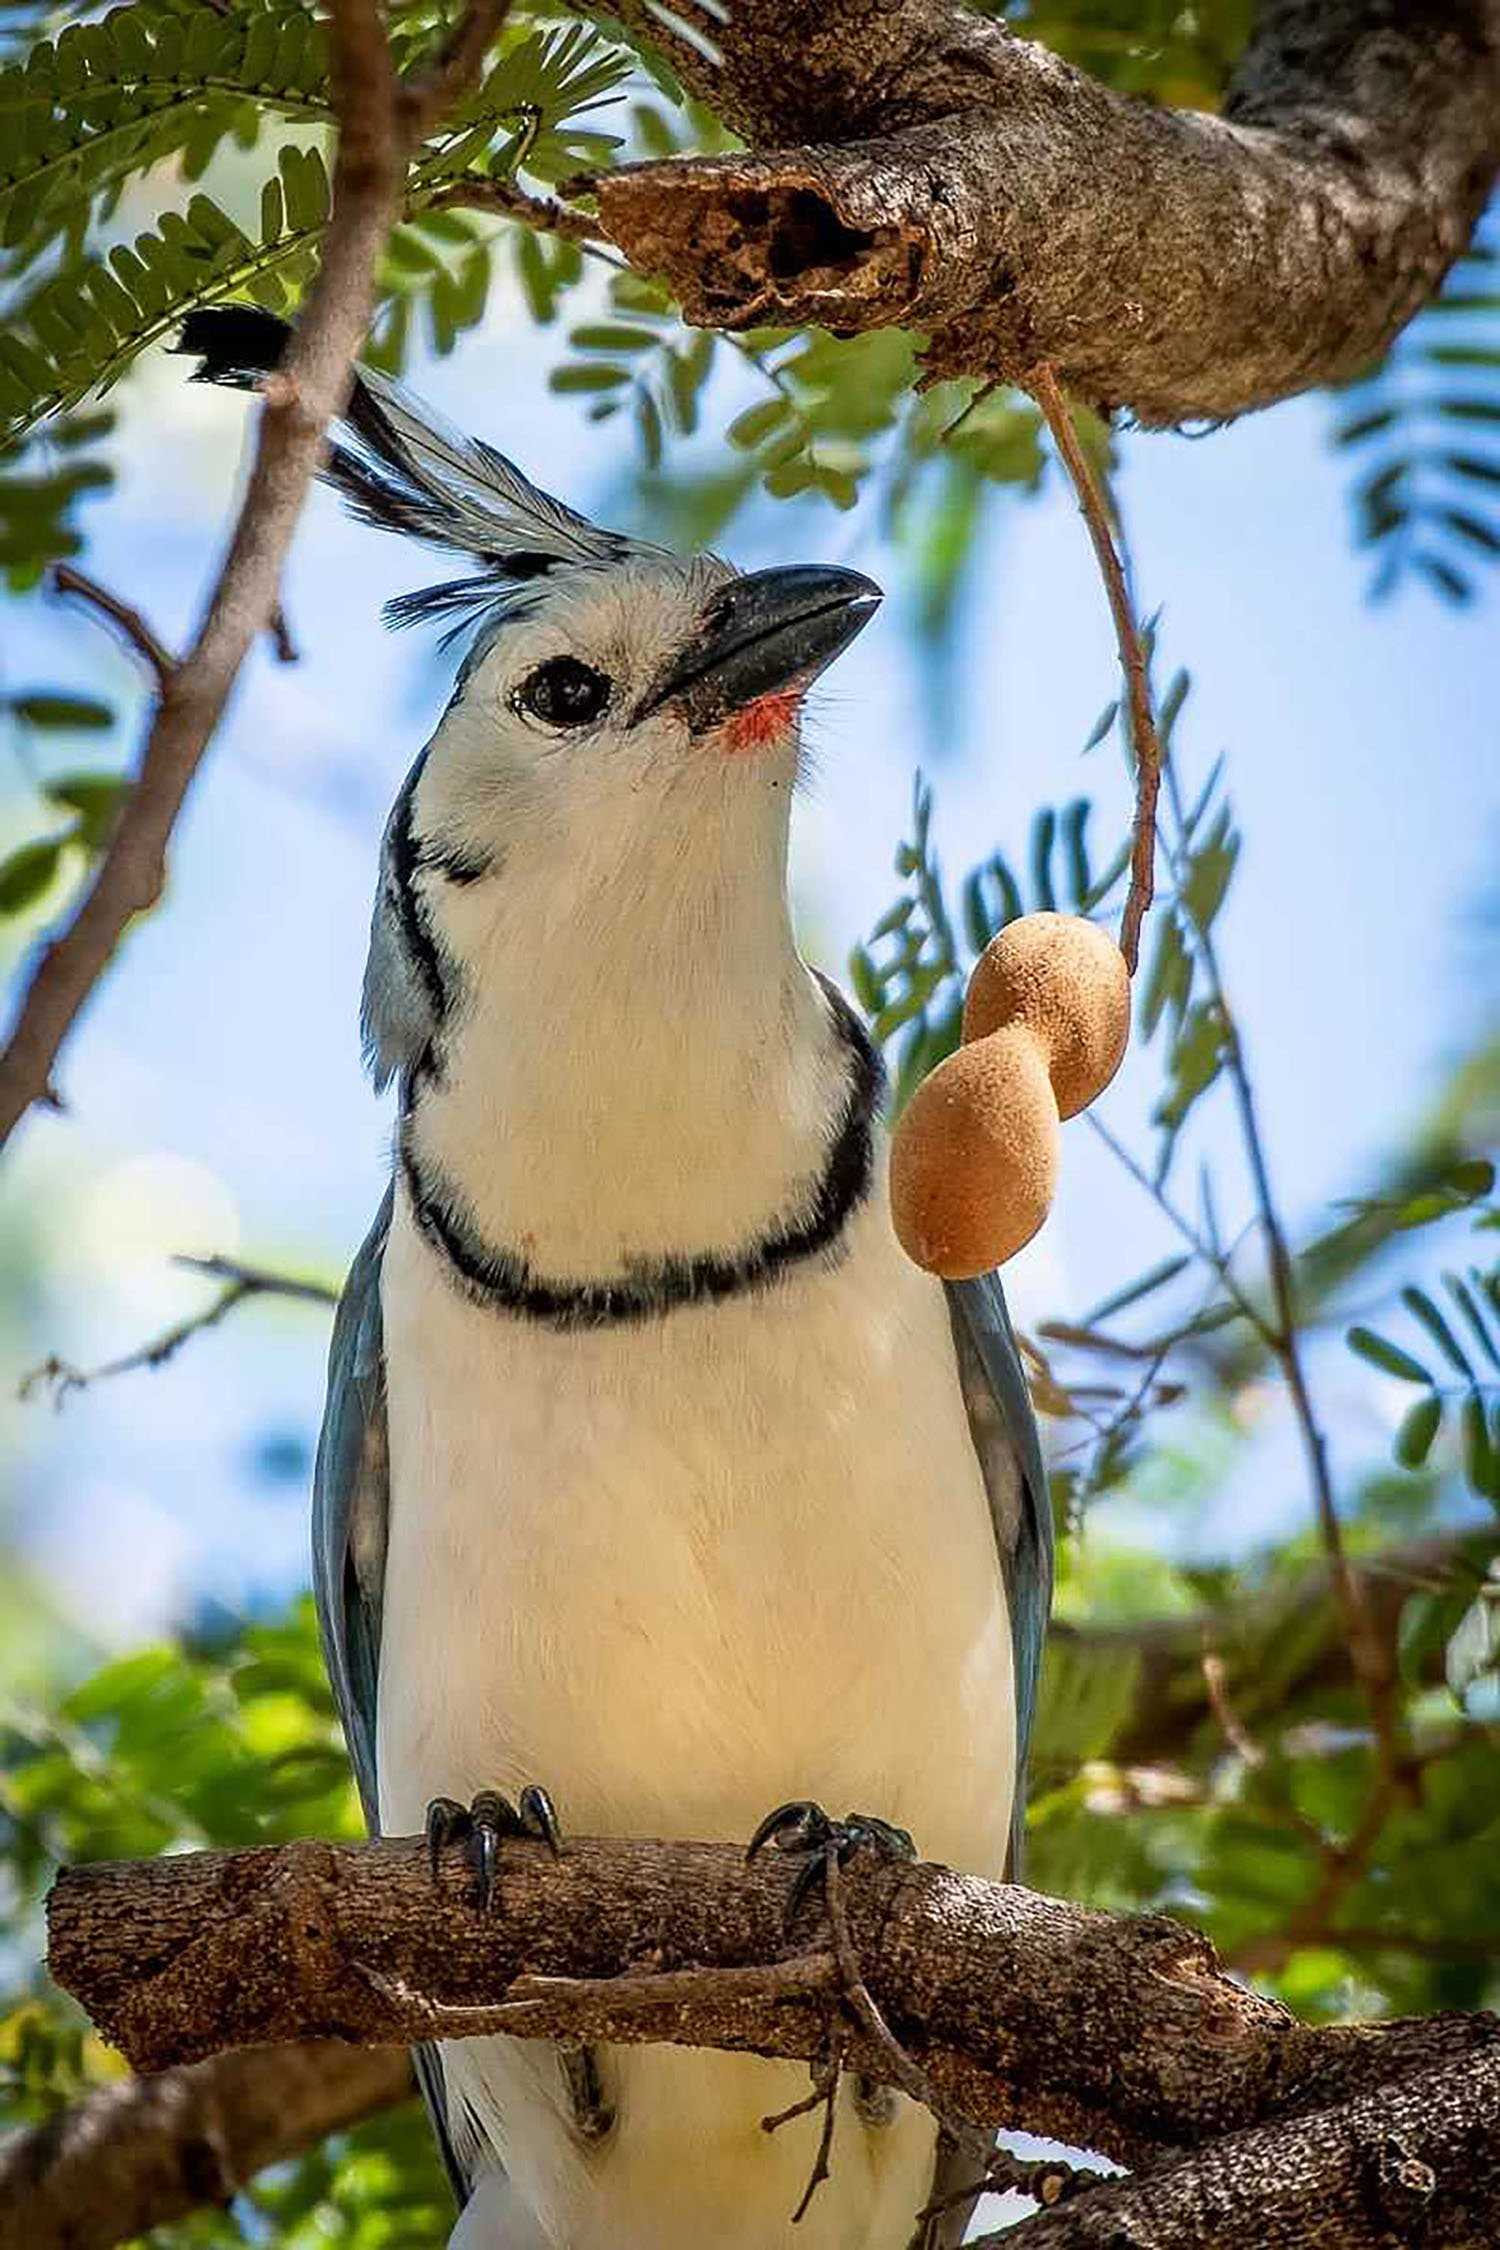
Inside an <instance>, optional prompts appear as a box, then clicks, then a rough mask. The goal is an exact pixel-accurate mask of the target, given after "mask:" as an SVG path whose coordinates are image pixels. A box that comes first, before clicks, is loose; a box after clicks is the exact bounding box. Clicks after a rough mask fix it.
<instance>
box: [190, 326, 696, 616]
mask: <svg viewBox="0 0 1500 2250" xmlns="http://www.w3.org/2000/svg"><path fill="white" fill-rule="evenodd" d="M291 333H292V332H291V329H290V328H289V327H288V326H287V324H286V322H285V321H283V320H278V319H277V318H276V316H275V315H274V314H273V313H266V312H260V311H258V310H257V309H256V308H254V307H253V306H249V305H228V306H219V307H215V308H213V309H209V310H204V311H200V312H194V313H190V314H189V315H188V317H187V319H186V320H185V321H184V323H183V326H182V333H181V336H180V338H179V340H178V343H177V346H176V348H177V350H179V351H182V352H189V353H193V354H195V355H196V356H197V357H198V360H199V365H198V367H197V369H196V370H195V371H194V374H193V381H194V382H195V383H220V384H224V385H226V386H228V387H230V388H233V389H238V390H258V389H259V388H260V386H261V384H262V383H263V382H264V381H265V378H266V377H267V376H268V375H270V374H272V373H273V372H274V371H275V369H276V368H277V367H278V366H279V365H280V363H281V358H282V354H283V352H284V351H285V348H286V345H287V342H288V340H289V338H290V336H291ZM339 428H340V430H341V432H342V439H341V442H338V443H336V444H334V445H333V446H331V447H330V449H329V454H328V459H327V461H326V462H325V463H324V466H323V470H322V476H323V479H324V481H325V482H326V483H328V484H331V485H332V486H334V488H335V489H336V490H337V491H338V492H340V493H341V494H342V495H343V497H344V499H345V500H346V501H347V502H348V504H349V507H350V509H351V511H352V512H353V514H355V515H356V516H358V517H359V518H360V520H361V521H362V522H364V523H371V524H375V525H377V526H378V527H379V528H380V529H381V530H383V531H398V532H402V533H404V534H405V535H406V536H407V537H408V538H412V539H421V540H425V541H426V542H427V544H428V545H430V546H435V547H443V548H446V549H448V550H449V551H450V552H457V553H459V554H465V555H470V556H472V557H474V559H475V560H476V561H478V562H479V563H481V564H482V565H483V569H482V570H481V571H480V572H479V573H477V574H475V575H473V576H471V577H467V578H455V579H448V580H447V581H445V582H444V583H443V584H441V585H437V586H424V587H419V588H417V589H416V591H415V592H413V593H410V594H402V595H400V596H398V597H397V599H396V600H395V601H392V602H388V603H387V604H386V612H385V613H386V617H387V619H388V620H389V622H390V623H392V624H393V625H411V624H416V623H419V622H422V621H425V620H427V619H430V618H438V617H446V618H454V619H456V620H457V626H458V628H461V627H462V626H463V625H464V624H465V623H466V622H468V621H469V620H470V619H471V618H473V617H475V616H477V615H479V614H484V613H493V612H494V611H495V610H497V609H500V610H503V609H504V608H505V607H506V606H507V605H508V604H509V602H510V600H511V599H512V598H513V597H514V596H515V594H516V593H517V591H518V590H519V589H520V588H521V587H522V586H524V585H527V584H529V583H531V582H532V581H534V580H536V579H538V578H543V577H545V576H546V575H547V574H548V573H549V572H550V571H552V570H554V569H597V568H599V567H600V566H601V565H607V564H611V563H618V562H621V561H623V560H624V559H625V558H626V557H627V556H629V555H632V554H660V553H662V552H663V551H664V550H663V549H661V548H659V547H653V546H651V545H649V544H648V543H647V542H645V541H643V540H632V539H627V538H625V537H624V536H623V535H622V534H621V533H619V532H617V531H607V530H605V529H604V528H603V527H602V526H600V525H598V524H594V523H590V522H589V520H588V518H587V517H586V516H581V515H579V514H578V512H577V510H576V509H573V508H569V507H566V506H565V505H564V503H563V502H562V501H561V500H554V499H553V498H552V497H551V495H550V494H549V493H546V492H543V491H541V490H540V489H539V488H538V487H537V486H536V485H534V484H533V483H532V482H531V480H530V478H529V477H526V476H524V475H523V474H522V472H521V471H520V470H519V469H518V468H517V467H516V465H515V463H514V462H513V461H508V460H507V459H506V457H505V455H504V454H503V453H497V452H496V451H495V449H494V447H493V446H490V445H486V444H485V443H484V441H483V440H482V439H481V438H470V437H463V436H461V435H460V434H459V433H458V432H456V431H453V430H450V429H448V428H447V427H446V426H445V425H444V424H443V423H442V422H441V421H440V420H439V419H438V418H437V417H436V416H434V415H432V414H431V413H430V412H429V411H428V410H427V409H426V408H424V407H420V406H418V404H417V403H416V401H415V400H413V399H411V398H409V397H408V396H407V395H406V394H405V392H403V391H402V390H401V388H400V387H399V385H397V384H395V383H392V382H390V381H389V380H388V379H387V378H386V377H385V376H383V375H377V374H374V373H373V372H370V371H368V370H361V371H360V372H358V373H357V374H356V375H355V377H354V380H353V385H352V387H351V389H350V393H349V399H348V403H347V405H346V406H345V408H344V411H343V414H342V415H341V417H340V420H339Z"/></svg>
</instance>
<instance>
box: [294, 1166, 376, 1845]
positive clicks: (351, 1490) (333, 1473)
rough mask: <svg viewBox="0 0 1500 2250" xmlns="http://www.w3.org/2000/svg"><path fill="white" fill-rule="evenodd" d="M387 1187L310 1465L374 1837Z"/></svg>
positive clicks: (335, 1639) (336, 1661) (320, 1546)
mask: <svg viewBox="0 0 1500 2250" xmlns="http://www.w3.org/2000/svg"><path fill="white" fill-rule="evenodd" d="M391 1195H392V1191H391V1190H390V1189H389V1188H387V1190H386V1193H385V1199H384V1201H383V1202H382V1204H381V1206H380V1210H379V1213H378V1214H377V1216H376V1220H375V1224H374V1226H373V1227H371V1229H370V1231H369V1233H368V1234H367V1235H366V1236H365V1239H364V1242H363V1243H362V1245H361V1247H360V1251H359V1255H358V1257H357V1258H356V1259H355V1261H354V1264H353V1265H352V1267H351V1268H350V1270H349V1279H348V1280H347V1282H346V1283H345V1284H344V1294H343V1296H342V1297H341V1298H340V1299H339V1309H338V1312H337V1314H336V1316H335V1318H334V1323H333V1342H332V1343H331V1345H330V1346H329V1350H328V1396H327V1400H326V1402H325V1404H324V1408H323V1428H322V1432H321V1434H320V1436H319V1438H318V1459H317V1466H316V1468H315V1469H314V1471H313V1520H312V1530H313V1557H312V1566H313V1597H314V1599H315V1601H316V1602H317V1605H318V1628H319V1631H320V1632H321V1634H322V1637H323V1660H324V1662H325V1664H326V1665H327V1667H328V1677H329V1681H330V1683H331V1684H332V1687H333V1695H334V1701H335V1702H336V1703H337V1705H338V1711H339V1718H340V1719H341V1721H342V1722H343V1728H344V1738H345V1740H346V1741H347V1743H348V1745H349V1757H350V1760H351V1762H352V1764H353V1767H354V1778H355V1780H356V1782H357V1783H358V1785H359V1796H360V1802H361V1804H362V1805H363V1806H364V1810H365V1820H366V1822H367V1824H368V1826H369V1828H370V1831H371V1833H372V1835H373V1834H375V1833H376V1832H377V1831H378V1829H379V1826H380V1812H379V1793H378V1789H377V1785H376V1773H375V1693H376V1683H377V1681H378V1679H379V1675H380V1614H381V1606H382V1598H383V1594H384V1588H385V1545H386V1524H387V1518H388V1514H389V1509H390V1457H389V1450H388V1447H387V1444H386V1418H385V1344H384V1337H383V1333H382V1327H381V1316H380V1263H381V1259H382V1258H383V1257H384V1255H385V1244H386V1236H387V1234H388V1233H389V1231H390V1224H391Z"/></svg>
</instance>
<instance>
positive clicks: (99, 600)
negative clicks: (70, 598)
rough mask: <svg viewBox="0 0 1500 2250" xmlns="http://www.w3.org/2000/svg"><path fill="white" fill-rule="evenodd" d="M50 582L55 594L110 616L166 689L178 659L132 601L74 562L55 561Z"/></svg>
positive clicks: (117, 628)
mask: <svg viewBox="0 0 1500 2250" xmlns="http://www.w3.org/2000/svg"><path fill="white" fill-rule="evenodd" d="M48 583H49V584H50V585H51V587H52V589H53V591H54V592H55V593H59V594H73V595H76V597H77V598H78V600H79V601H81V602H86V603H87V604H88V606H89V608H90V609H92V610H97V612H98V614H99V615H100V616H101V617H103V618H105V619H107V621H108V622H109V623H110V624H111V625H113V626H114V627H115V629H116V631H117V632H118V633H120V634H121V635H122V637H123V638H124V639H125V640H126V641H127V642H128V643H129V645H130V646H131V647H132V648H133V649H134V650H135V652H136V655H137V656H139V657H141V658H142V659H143V660H144V662H145V664H146V665H147V667H148V669H149V670H150V672H151V674H152V676H153V677H154V679H155V681H156V685H157V688H158V690H163V691H164V690H165V688H166V686H167V683H168V681H169V680H170V679H171V677H172V674H173V673H174V672H175V671H176V669H177V659H176V657H175V656H174V655H173V654H172V651H171V650H170V649H169V648H168V647H167V644H166V642H165V641H164V640H162V639H161V638H160V636H159V635H158V634H157V633H156V632H155V630H154V629H153V627H152V626H150V625H149V624H148V623H147V621H146V619H145V618H144V617H143V616H142V615H141V613H140V611H139V610H138V609H132V608H131V606H130V604H129V602H126V601H122V600H121V599H120V596H119V595H118V594H112V593H111V592H110V590H109V588H108V587H107V586H101V585H100V583H99V581H98V579H97V578H90V577H89V575H88V573H87V572H86V571H82V570H77V569H75V568H74V566H73V564H72V563H65V562H60V563H55V564H54V565H53V567H52V569H51V570H50V572H49V573H48Z"/></svg>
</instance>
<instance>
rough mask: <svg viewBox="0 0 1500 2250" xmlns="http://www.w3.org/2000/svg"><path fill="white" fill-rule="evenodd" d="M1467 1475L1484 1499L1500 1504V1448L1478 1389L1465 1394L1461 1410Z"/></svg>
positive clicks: (1460, 1431) (1461, 1433)
mask: <svg viewBox="0 0 1500 2250" xmlns="http://www.w3.org/2000/svg"><path fill="white" fill-rule="evenodd" d="M1459 1435H1460V1439H1461V1442H1462V1447H1463V1461H1464V1474H1465V1476H1466V1477H1467V1478H1468V1480H1469V1482H1470V1484H1471V1485H1472V1486H1473V1488H1474V1490H1475V1491H1476V1492H1477V1493H1478V1494H1479V1496H1480V1498H1481V1499H1482V1500H1492V1501H1495V1502H1496V1503H1500V1449H1497V1447H1496V1445H1495V1442H1494V1440H1493V1439H1492V1437H1491V1436H1490V1429H1489V1423H1488V1421H1487V1419H1486V1416H1485V1408H1484V1399H1483V1396H1482V1394H1481V1393H1480V1392H1479V1390H1478V1389H1477V1388H1476V1389H1474V1390H1471V1391H1469V1392H1467V1393H1466V1395H1465V1397H1464V1402H1463V1406H1462V1407H1461V1409H1460V1412H1459Z"/></svg>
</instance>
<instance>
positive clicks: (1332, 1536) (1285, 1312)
mask: <svg viewBox="0 0 1500 2250" xmlns="http://www.w3.org/2000/svg"><path fill="white" fill-rule="evenodd" d="M1166 783H1167V797H1168V802H1169V804H1170V806H1171V809H1172V818H1173V823H1174V827H1175V830H1176V834H1175V837H1174V842H1173V853H1174V861H1175V858H1176V856H1177V854H1178V853H1179V852H1180V850H1181V849H1182V846H1183V843H1184V841H1185V838H1186V817H1185V811H1184V807H1183V803H1182V793H1181V790H1180V788H1179V786H1178V781H1177V775H1176V773H1175V771H1174V770H1173V769H1172V767H1171V765H1170V762H1169V764H1168V767H1167V773H1166ZM1191 926H1192V933H1193V939H1194V942H1195V944H1196V946H1197V950H1198V955H1199V958H1200V960H1201V961H1202V964H1203V969H1204V974H1205V976H1206V978H1207V981H1208V986H1209V992H1210V996H1211V999H1212V1003H1213V1006H1214V1009H1215V1012H1216V1014H1217V1016H1218V1021H1219V1029H1220V1036H1221V1038H1222V1040H1223V1051H1224V1067H1225V1070H1226V1072H1227V1074H1228V1077H1229V1083H1230V1088H1231V1091H1232V1094H1233V1097H1234V1104H1235V1108H1236V1111H1237V1113H1238V1116H1239V1122H1240V1136H1241V1139H1242V1141H1243V1143H1244V1149H1245V1159H1246V1162H1247V1164H1248V1166H1249V1170H1250V1181H1251V1188H1252V1191H1253V1195H1254V1200H1255V1209H1256V1215H1257V1218H1258V1220H1259V1223H1260V1231H1261V1235H1262V1237H1263V1239H1264V1242H1265V1246H1266V1270H1267V1276H1268V1279H1269V1284H1270V1294H1271V1319H1270V1321H1269V1323H1267V1324H1266V1326H1265V1328H1264V1329H1263V1331H1262V1334H1263V1340H1264V1342H1265V1344H1266V1347H1267V1349H1268V1351H1269V1352H1270V1354H1271V1356H1272V1358H1273V1359H1274V1360H1275V1362H1276V1365H1277V1367H1278V1368H1279V1369H1280V1372H1281V1377H1282V1380H1283V1382H1284V1383H1285V1384H1286V1388H1287V1395H1288V1397H1289V1398H1290V1400H1291V1402H1292V1412H1293V1415H1294V1417H1295V1419H1296V1423H1297V1428H1298V1432H1299V1434H1300V1437H1301V1441H1302V1451H1303V1455H1304V1458H1305V1460H1306V1462H1307V1471H1308V1479H1309V1483H1310V1485H1311V1488H1312V1495H1313V1506H1314V1510H1315V1513H1316V1515H1317V1521H1318V1531H1319V1535H1320V1537H1321V1539H1322V1542H1323V1548H1324V1551H1325V1553H1326V1554H1327V1556H1328V1564H1329V1573H1330V1576H1331V1578H1332V1581H1333V1591H1334V1598H1335V1600H1336V1602H1337V1603H1338V1607H1339V1612H1340V1614H1341V1616H1342V1618H1343V1621H1344V1629H1345V1631H1346V1633H1347V1634H1348V1637H1349V1653H1350V1657H1351V1660H1352V1662H1353V1666H1354V1671H1355V1676H1356V1678H1357V1679H1358V1680H1359V1683H1360V1686H1361V1688H1362V1689H1363V1691H1364V1695H1365V1700H1366V1703H1367V1704H1368V1706H1369V1711H1370V1718H1371V1723H1372V1725H1373V1727H1374V1730H1375V1739H1376V1748H1377V1753H1378V1765H1379V1776H1378V1781H1377V1789H1376V1800H1377V1801H1376V1802H1375V1803H1373V1804H1372V1806H1371V1807H1370V1808H1368V1811H1367V1819H1366V1822H1364V1823H1362V1824H1361V1831H1360V1834H1361V1838H1362V1849H1363V1850H1364V1851H1366V1852H1367V1851H1368V1849H1369V1846H1370V1844H1372V1843H1373V1842H1374V1839H1375V1836H1376V1835H1378V1833H1379V1829H1380V1827H1381V1825H1383V1822H1384V1818H1385V1813H1386V1811H1387V1810H1388V1809H1389V1804H1388V1802H1382V1801H1381V1800H1388V1799H1389V1797H1390V1796H1391V1795H1392V1794H1393V1792H1394V1790H1395V1788H1396V1787H1397V1786H1399V1784H1400V1780H1401V1775H1402V1760H1401V1752H1400V1745H1399V1742H1398V1719H1397V1713H1396V1702H1395V1679H1394V1676H1393V1668H1392V1666H1391V1663H1390V1661H1389V1658H1388V1656H1387V1654H1386V1651H1385V1650H1384V1649H1383V1647H1382V1646H1381V1642H1380V1637H1379V1635H1378V1633H1377V1632H1376V1630H1375V1626H1374V1621H1373V1619H1372V1617H1371V1615H1370V1608H1369V1604H1368V1602H1367V1601H1366V1599H1365V1592H1364V1587H1363V1585H1362V1584H1361V1582H1360V1580H1359V1578H1358V1577H1357V1576H1356V1574H1355V1572H1354V1571H1353V1569H1352V1568H1351V1567H1350V1563H1349V1557H1348V1552H1347V1550H1346V1548H1345V1545H1344V1533H1343V1527H1342V1525H1341V1524H1340V1522H1339V1512H1338V1503H1337V1500H1336V1498H1335V1496H1334V1490H1333V1478H1332V1475H1331V1473H1330V1471H1329V1466H1328V1445H1327V1440H1326V1438H1325V1437H1324V1434H1323V1429H1322V1425H1321V1424H1320V1422H1319V1421H1318V1417H1317V1412H1316V1409H1315V1408H1314V1405H1313V1400H1312V1393H1311V1391H1310V1389H1309V1388H1308V1382H1307V1370H1306V1367H1305V1365H1304V1363H1303V1357H1302V1343H1301V1334H1300V1330H1299V1325H1298V1316H1297V1302H1296V1280H1295V1276H1294V1272H1293V1267H1292V1254H1291V1249H1290V1247H1289V1245H1288V1242H1287V1235H1286V1229H1285V1227H1284V1226H1283V1225H1282V1221H1281V1214H1280V1211H1279V1210H1278V1208H1277V1204H1276V1198H1275V1195H1274V1194H1273V1192H1272V1188H1271V1174H1270V1166H1269V1164H1268V1162H1267V1158H1266V1148H1265V1141H1264V1138H1263V1136H1262V1133H1261V1128H1260V1113H1259V1108H1258V1105H1257V1102H1256V1099H1255V1089H1254V1086H1253V1083H1252V1081H1251V1077H1250V1065H1249V1061H1248V1058H1247V1056H1246V1054H1245V1049H1244V1044H1243V1042H1242V1040H1241V1038H1240V1034H1239V1027H1238V1025H1237V1023H1236V1021H1235V1017H1234V1015H1233V1012H1232V1011H1231V1009H1230V1006H1229V1001H1228V996H1227V993H1226V990H1225V986H1224V979H1223V976H1222V974H1221V972H1220V967H1219V959H1218V950H1217V948H1216V946H1215V944H1214V939H1213V933H1212V931H1211V930H1209V929H1207V928H1206V927H1204V926H1203V925H1202V924H1201V923H1197V922H1194V923H1193V924H1192V925H1191ZM1371 1816H1376V1817H1375V1819H1374V1827H1373V1829H1372V1830H1371V1832H1370V1834H1369V1835H1368V1836H1367V1837H1366V1836H1365V1835H1364V1829H1365V1828H1366V1827H1367V1826H1368V1825H1369V1819H1370V1817H1371ZM1347 1848H1348V1849H1352V1846H1351V1847H1347Z"/></svg>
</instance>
